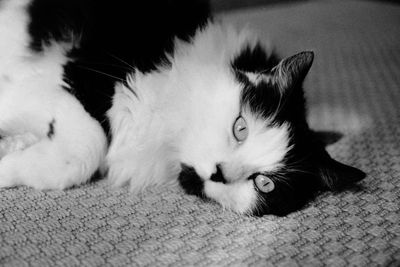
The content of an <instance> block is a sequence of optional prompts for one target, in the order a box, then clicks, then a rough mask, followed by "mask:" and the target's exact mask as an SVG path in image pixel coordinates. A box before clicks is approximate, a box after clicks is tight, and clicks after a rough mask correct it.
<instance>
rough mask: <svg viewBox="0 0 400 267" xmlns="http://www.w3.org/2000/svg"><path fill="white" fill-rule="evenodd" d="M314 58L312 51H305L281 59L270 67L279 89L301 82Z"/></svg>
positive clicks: (285, 88)
mask: <svg viewBox="0 0 400 267" xmlns="http://www.w3.org/2000/svg"><path fill="white" fill-rule="evenodd" d="M313 60H314V52H311V51H305V52H300V53H298V54H296V55H293V56H290V57H287V58H285V59H283V60H282V61H281V62H280V63H279V64H278V65H277V66H276V67H274V68H273V69H272V73H273V77H274V81H275V83H277V84H278V86H279V88H280V90H283V91H285V90H287V89H288V88H291V87H293V86H295V85H296V84H301V83H302V82H303V81H304V79H305V77H306V75H307V73H308V71H309V70H310V68H311V65H312V63H313Z"/></svg>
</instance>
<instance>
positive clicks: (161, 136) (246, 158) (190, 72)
mask: <svg viewBox="0 0 400 267" xmlns="http://www.w3.org/2000/svg"><path fill="white" fill-rule="evenodd" d="M191 43H192V44H187V43H184V42H179V41H177V42H176V50H175V54H174V57H172V56H171V57H169V60H170V61H171V67H169V66H165V67H160V69H159V71H158V72H156V73H150V74H142V73H140V72H139V71H137V72H136V73H135V74H133V75H132V76H131V77H130V78H129V79H128V87H126V86H124V85H122V84H118V85H117V88H116V89H117V91H116V94H115V96H114V99H113V106H112V108H111V110H110V111H109V114H108V115H109V117H110V122H111V126H112V133H113V141H112V143H111V146H110V148H109V152H108V155H107V163H108V167H109V178H110V180H111V182H112V183H114V184H117V185H121V184H125V183H129V184H130V187H131V189H132V190H134V191H136V190H140V189H142V188H144V187H146V186H148V185H160V184H162V183H165V182H166V181H175V179H176V177H177V175H178V174H179V172H180V163H184V164H186V165H190V166H192V167H194V168H195V170H196V172H197V173H198V174H199V175H200V176H201V177H202V179H203V180H204V181H205V194H206V195H207V196H208V197H210V198H212V199H215V200H216V201H218V202H219V203H221V204H222V205H223V206H225V207H227V208H230V209H233V210H236V211H238V212H247V211H250V210H251V209H252V208H253V207H254V205H255V203H256V198H257V193H256V191H255V188H254V185H253V182H252V181H249V180H247V178H248V177H249V176H250V175H251V174H253V173H255V172H265V171H272V170H274V169H276V168H278V167H279V166H280V163H279V162H281V160H282V159H283V157H284V156H285V154H286V153H287V151H288V150H289V149H290V147H288V139H289V137H288V128H287V126H286V125H283V126H281V127H271V128H269V127H266V125H267V124H268V123H267V122H266V121H265V120H263V119H261V118H260V117H257V116H256V115H254V114H252V113H251V112H250V111H249V108H247V107H242V110H240V94H241V91H242V89H243V85H242V84H240V83H239V82H237V80H236V79H235V77H234V73H233V71H232V69H231V67H230V64H231V60H232V58H233V57H234V56H235V55H236V54H237V53H238V52H239V51H240V49H242V48H243V46H245V45H246V44H249V45H250V46H252V45H254V44H255V38H254V37H253V35H252V34H251V33H250V32H249V31H247V30H244V31H241V32H237V31H235V30H234V29H233V28H230V27H224V26H221V25H213V24H210V25H209V26H207V27H206V28H205V29H203V30H202V31H199V32H198V33H197V34H196V35H195V37H194V38H193V40H192V42H191ZM240 112H241V114H242V116H243V117H244V118H245V120H246V121H247V123H248V128H249V136H248V138H247V139H246V140H245V142H243V143H238V142H237V141H236V140H235V138H234V136H233V134H232V127H233V123H234V121H235V119H236V118H237V117H238V116H239V113H240ZM217 164H220V166H221V168H222V170H223V173H224V175H225V177H226V179H227V180H228V182H229V183H228V184H222V183H216V182H213V181H211V180H209V179H210V176H211V175H212V174H213V173H215V171H216V165H217Z"/></svg>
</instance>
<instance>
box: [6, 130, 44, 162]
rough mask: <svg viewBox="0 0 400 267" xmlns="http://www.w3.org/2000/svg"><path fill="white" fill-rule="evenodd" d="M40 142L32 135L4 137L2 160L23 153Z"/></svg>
mask: <svg viewBox="0 0 400 267" xmlns="http://www.w3.org/2000/svg"><path fill="white" fill-rule="evenodd" d="M38 141H39V139H38V137H37V136H35V135H34V134H31V133H25V134H18V135H13V136H6V137H2V138H1V139H0V160H1V159H2V158H3V157H4V156H6V155H8V154H11V153H13V152H16V151H22V150H24V149H25V148H27V147H29V146H31V145H33V144H34V143H36V142H38Z"/></svg>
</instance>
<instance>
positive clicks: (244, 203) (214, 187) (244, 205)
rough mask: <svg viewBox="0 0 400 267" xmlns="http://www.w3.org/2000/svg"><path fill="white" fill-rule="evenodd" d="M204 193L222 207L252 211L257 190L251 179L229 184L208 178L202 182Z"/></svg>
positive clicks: (241, 211)
mask: <svg viewBox="0 0 400 267" xmlns="http://www.w3.org/2000/svg"><path fill="white" fill-rule="evenodd" d="M204 193H205V195H206V196H207V197H209V198H211V199H213V200H215V201H216V202H218V203H220V204H221V205H222V206H223V207H224V208H226V209H230V210H233V211H235V212H238V213H246V214H250V213H252V210H253V209H254V207H255V206H256V203H257V192H256V190H255V189H254V185H253V181H251V180H246V181H238V182H235V183H230V184H223V183H218V182H213V181H210V180H208V181H206V182H205V183H204Z"/></svg>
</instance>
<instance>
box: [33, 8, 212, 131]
mask: <svg viewBox="0 0 400 267" xmlns="http://www.w3.org/2000/svg"><path fill="white" fill-rule="evenodd" d="M29 13H30V15H31V23H30V24H29V33H30V34H31V44H30V46H31V48H32V49H33V50H34V51H38V52H40V51H42V50H43V45H47V44H50V42H51V41H53V40H56V41H71V40H72V38H75V39H76V40H78V41H79V45H78V46H76V47H75V49H73V50H72V51H71V52H70V54H69V56H70V58H72V59H74V61H73V62H70V63H68V64H67V65H66V66H65V81H66V82H67V83H68V84H69V85H70V86H71V88H72V89H71V90H69V91H70V92H71V93H73V94H74V95H75V96H76V97H77V98H78V100H79V101H81V103H82V104H83V105H84V107H85V108H86V110H87V111H88V112H89V113H90V114H91V115H92V116H93V117H94V118H96V119H97V120H98V121H100V122H101V124H102V125H103V127H104V128H105V129H106V130H107V131H108V128H109V126H108V121H107V119H106V116H105V113H106V111H107V110H108V109H109V108H110V107H111V97H112V96H113V94H114V84H115V82H117V81H121V82H124V81H125V78H126V75H127V73H129V72H132V71H133V69H134V68H136V69H138V70H140V71H143V72H148V71H151V70H154V69H155V68H156V66H157V65H159V64H161V63H165V64H168V62H167V59H166V57H165V53H166V52H168V53H171V52H172V51H173V38H174V37H178V38H181V39H183V40H189V38H190V37H191V36H192V35H193V34H194V33H195V31H196V29H197V28H199V27H201V26H202V25H204V24H205V23H206V21H207V19H208V18H209V7H208V4H207V1H206V0H192V1H186V0H169V1H165V0H149V1H126V0H114V1H112V2H110V1H106V0H56V1H55V0H33V2H32V4H31V5H30V7H29Z"/></svg>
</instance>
